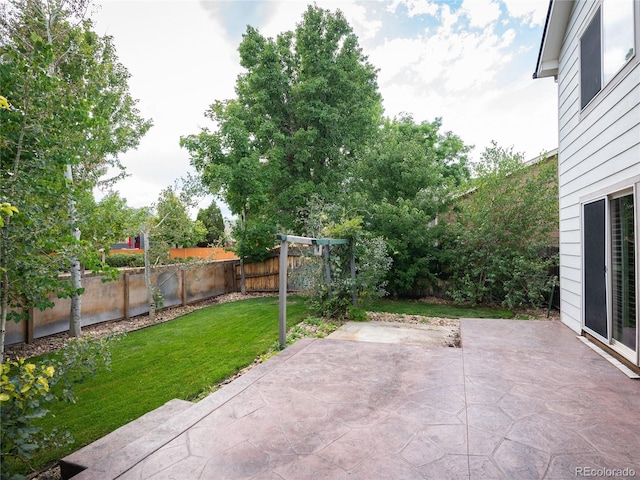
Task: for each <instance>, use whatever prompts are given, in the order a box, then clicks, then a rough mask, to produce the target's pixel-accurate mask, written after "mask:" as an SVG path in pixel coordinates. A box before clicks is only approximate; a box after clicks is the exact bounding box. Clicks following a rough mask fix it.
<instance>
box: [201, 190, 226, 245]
mask: <svg viewBox="0 0 640 480" xmlns="http://www.w3.org/2000/svg"><path fill="white" fill-rule="evenodd" d="M196 220H200V222H202V225H203V226H204V227H205V228H206V229H207V234H206V236H205V238H204V240H203V241H201V242H200V243H198V246H199V247H210V246H212V245H222V244H223V242H224V238H225V234H224V219H223V218H222V212H221V211H220V207H219V206H218V204H217V203H216V201H215V200H212V201H211V204H210V205H209V206H208V207H207V208H201V209H200V210H198V215H197V216H196Z"/></svg>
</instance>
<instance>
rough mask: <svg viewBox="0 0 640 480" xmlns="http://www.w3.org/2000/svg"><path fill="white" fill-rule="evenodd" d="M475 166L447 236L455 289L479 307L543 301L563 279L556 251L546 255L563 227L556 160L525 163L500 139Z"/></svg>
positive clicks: (455, 295)
mask: <svg viewBox="0 0 640 480" xmlns="http://www.w3.org/2000/svg"><path fill="white" fill-rule="evenodd" d="M476 168H477V174H478V177H477V178H476V179H475V181H474V186H475V189H474V190H472V191H471V190H467V193H466V194H465V195H464V196H462V197H461V198H460V199H459V201H458V202H457V203H456V205H455V207H454V212H455V213H454V214H453V218H452V221H451V222H450V223H449V224H448V225H447V226H446V230H447V235H446V236H445V237H444V238H443V241H442V244H443V248H444V259H445V264H446V274H447V276H448V280H449V284H450V286H451V287H450V290H449V292H448V293H449V295H451V297H452V298H453V299H454V300H456V301H460V302H470V303H472V304H473V305H477V304H502V305H504V306H506V307H507V308H511V309H512V308H516V307H526V306H534V307H535V306H541V305H542V304H543V303H544V299H545V296H546V295H547V294H549V293H550V291H551V287H552V285H553V282H554V281H556V279H555V278H554V277H553V276H551V275H550V273H549V272H550V271H551V268H552V267H553V266H554V265H556V264H557V256H555V255H554V256H545V255H543V254H541V252H544V251H545V250H546V247H548V246H549V245H550V244H551V243H552V237H551V232H552V231H553V230H554V229H555V228H557V225H558V193H557V181H556V170H557V169H556V164H555V163H554V162H553V161H552V162H550V163H548V164H539V165H536V166H535V167H525V166H524V165H523V162H522V157H521V156H520V155H518V154H514V153H513V152H512V151H511V150H505V149H502V148H500V147H498V146H497V145H495V144H494V145H493V147H491V148H488V149H487V150H485V152H484V153H483V155H482V162H481V163H480V164H479V165H477V167H476Z"/></svg>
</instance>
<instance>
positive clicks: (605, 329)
mask: <svg viewBox="0 0 640 480" xmlns="http://www.w3.org/2000/svg"><path fill="white" fill-rule="evenodd" d="M636 208H637V207H636V203H635V197H634V192H633V190H631V189H629V190H625V191H622V192H620V193H618V194H615V195H610V196H607V197H604V198H599V199H596V200H594V201H591V202H589V203H585V204H583V206H582V222H583V223H582V228H583V230H582V232H583V233H582V234H583V237H582V242H583V243H582V245H583V255H584V257H583V275H584V276H583V282H584V283H583V294H584V297H583V308H584V313H583V315H584V317H583V322H584V323H583V326H584V329H585V330H586V331H588V332H589V333H591V334H593V335H595V336H597V337H599V338H600V340H601V341H603V342H605V343H607V344H608V345H610V346H611V347H612V348H614V349H615V350H616V351H618V352H619V353H620V354H621V355H624V356H625V357H626V358H628V359H629V360H632V361H633V362H634V363H637V362H638V354H637V351H638V341H639V340H638V327H637V321H638V311H637V308H638V299H637V292H638V285H637V279H638V275H637V265H638V259H637V257H636V239H637V236H636V231H637V221H638V220H637V212H636Z"/></svg>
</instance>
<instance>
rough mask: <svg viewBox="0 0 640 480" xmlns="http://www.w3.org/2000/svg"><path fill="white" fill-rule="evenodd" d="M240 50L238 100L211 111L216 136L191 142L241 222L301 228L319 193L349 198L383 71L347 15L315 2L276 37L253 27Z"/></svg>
mask: <svg viewBox="0 0 640 480" xmlns="http://www.w3.org/2000/svg"><path fill="white" fill-rule="evenodd" d="M239 52H240V62H241V65H242V67H244V69H245V72H244V73H242V74H241V75H239V76H238V79H237V82H236V92H237V98H236V99H233V100H227V101H218V102H216V103H214V104H213V105H212V107H211V109H210V110H208V111H207V116H208V117H209V118H210V119H212V120H213V121H214V122H215V123H216V124H217V125H219V128H218V130H217V131H215V132H211V131H209V130H203V131H202V132H201V133H200V134H199V135H191V136H188V137H186V138H183V139H182V142H183V146H185V147H186V148H187V149H188V150H189V151H190V153H191V158H192V163H193V165H195V167H196V168H197V169H198V171H199V172H201V173H202V175H203V178H204V180H205V182H207V183H208V184H209V185H210V186H211V187H212V190H213V191H214V193H221V194H222V195H223V198H224V199H225V200H226V201H227V203H228V204H229V206H230V208H231V209H232V211H233V213H235V214H238V215H240V217H241V221H242V222H243V223H245V224H249V223H268V224H271V225H274V226H275V225H279V227H280V228H283V229H285V230H287V231H300V229H302V227H303V221H302V219H300V218H298V212H299V211H301V209H303V208H304V206H305V205H306V203H307V201H308V200H309V198H311V196H313V195H318V196H319V197H320V198H323V199H329V200H331V201H333V202H335V201H339V199H341V198H343V197H344V195H345V186H346V180H347V179H348V178H349V177H350V175H351V173H352V170H353V164H354V158H355V154H356V153H357V152H358V150H359V149H360V148H361V147H362V145H364V144H365V143H366V141H367V140H368V139H369V138H370V137H371V136H372V135H373V134H374V133H375V131H376V128H377V126H378V125H379V122H380V118H381V114H382V107H381V100H380V95H379V93H378V88H377V80H376V71H375V68H374V67H373V66H372V65H371V64H370V63H369V62H368V60H367V57H366V56H364V55H363V53H362V50H361V48H360V47H359V45H358V39H357V37H356V35H355V34H354V33H353V30H352V29H351V27H350V25H349V24H348V22H347V21H346V20H345V18H344V16H343V15H342V13H341V12H340V11H336V12H335V13H332V12H330V11H328V10H323V9H320V8H318V7H315V6H309V7H308V9H307V10H306V12H305V13H304V15H303V18H302V21H301V22H300V23H299V24H298V25H297V27H296V29H295V30H294V31H288V32H285V33H282V34H280V35H278V36H277V37H276V38H275V39H273V38H265V37H264V36H262V35H261V34H260V33H259V32H258V30H256V29H255V28H253V27H247V31H246V33H245V34H244V36H243V41H242V43H241V44H240V47H239ZM243 175H246V176H247V177H250V181H249V183H246V182H244V181H243V180H244V179H243V178H242V177H243ZM247 191H248V192H251V193H250V194H249V193H247ZM238 199H240V201H239V202H236V201H234V200H238Z"/></svg>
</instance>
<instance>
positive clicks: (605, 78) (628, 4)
mask: <svg viewBox="0 0 640 480" xmlns="http://www.w3.org/2000/svg"><path fill="white" fill-rule="evenodd" d="M633 3H634V2H633V0H604V1H603V3H602V6H601V7H600V8H598V10H597V11H596V13H595V15H594V16H593V18H592V19H591V22H590V23H589V25H588V26H587V29H586V30H585V31H584V33H583V35H582V37H581V38H580V98H581V100H580V108H584V107H586V106H587V104H588V103H589V102H590V101H591V99H593V97H595V96H596V95H597V94H598V92H599V91H600V90H602V88H603V87H604V86H605V85H606V84H607V82H609V80H611V79H612V78H613V77H614V76H615V75H616V73H618V72H619V71H620V70H621V69H622V67H624V66H625V65H626V63H627V62H628V61H629V60H630V59H631V58H632V57H633V56H634V54H635V38H634V28H633V25H634V19H633Z"/></svg>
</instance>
